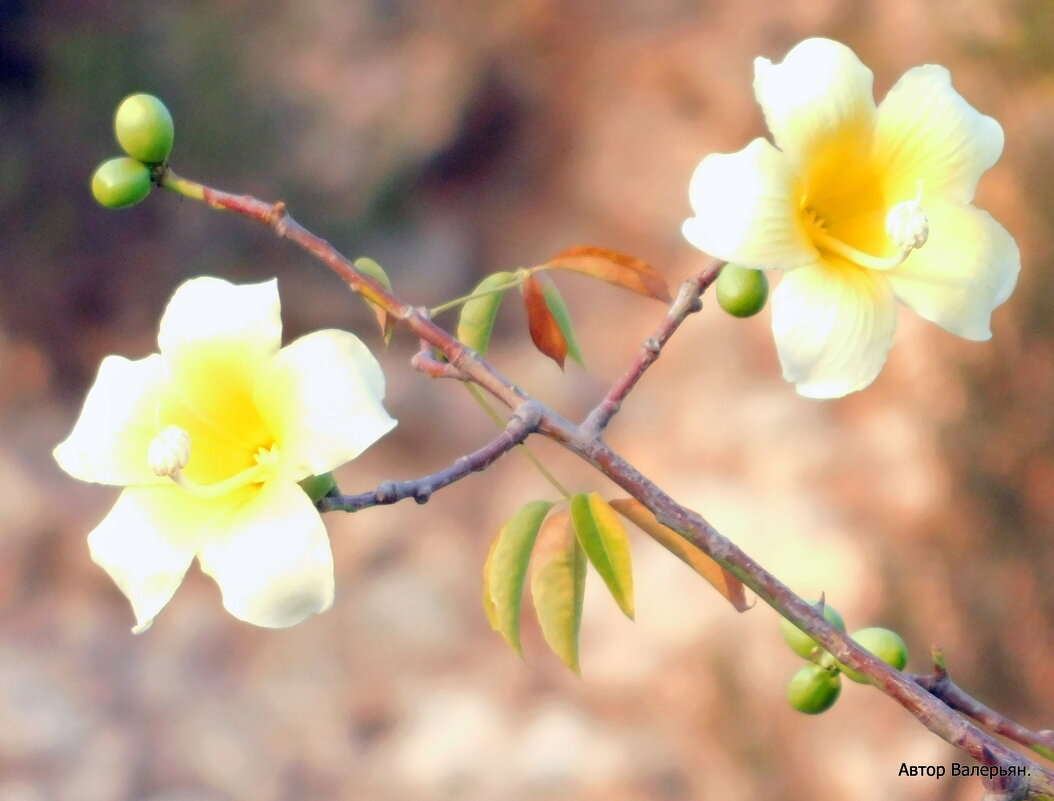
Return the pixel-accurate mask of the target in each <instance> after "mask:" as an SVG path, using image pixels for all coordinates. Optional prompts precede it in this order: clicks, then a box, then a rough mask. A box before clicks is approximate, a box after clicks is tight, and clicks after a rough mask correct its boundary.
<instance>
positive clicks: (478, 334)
mask: <svg viewBox="0 0 1054 801" xmlns="http://www.w3.org/2000/svg"><path fill="white" fill-rule="evenodd" d="M515 278H516V276H515V275H514V274H513V273H510V272H506V271H502V272H497V273H492V274H491V275H488V276H487V277H486V278H484V279H483V280H482V281H480V282H479V284H477V285H476V288H475V289H474V290H472V294H473V295H480V297H478V298H473V299H472V300H468V301H465V303H464V305H463V306H462V307H461V316H460V317H459V318H458V323H457V338H458V339H460V340H461V341H462V342H464V343H465V344H466V345H468V346H469V347H470V348H472V349H473V350H475V351H476V352H477V353H478V354H480V355H481V356H484V355H486V353H487V347H488V346H489V345H490V334H491V331H493V330H494V321H495V320H496V319H497V317H498V307H499V306H500V305H501V299H502V298H503V297H504V296H505V290H503V289H498V287H502V286H504V285H506V284H509V285H511V284H512V283H513V280H514V279H515ZM510 288H511V287H510Z"/></svg>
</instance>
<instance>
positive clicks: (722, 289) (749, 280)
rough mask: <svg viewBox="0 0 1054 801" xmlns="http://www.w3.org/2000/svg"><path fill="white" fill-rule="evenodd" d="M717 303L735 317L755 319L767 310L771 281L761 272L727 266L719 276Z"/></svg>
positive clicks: (734, 265)
mask: <svg viewBox="0 0 1054 801" xmlns="http://www.w3.org/2000/svg"><path fill="white" fill-rule="evenodd" d="M715 287H716V289H717V303H718V305H720V306H721V308H722V309H724V310H725V311H726V312H728V313H729V314H731V315H732V316H733V317H753V316H754V315H755V314H757V313H758V312H759V311H761V310H762V309H764V308H765V301H767V300H768V298H769V281H768V279H767V278H766V277H765V273H763V272H762V271H761V270H751V269H749V268H747V267H740V266H739V265H737V264H726V265H725V266H724V267H723V268H722V269H721V274H720V275H718V276H717V283H716V284H715Z"/></svg>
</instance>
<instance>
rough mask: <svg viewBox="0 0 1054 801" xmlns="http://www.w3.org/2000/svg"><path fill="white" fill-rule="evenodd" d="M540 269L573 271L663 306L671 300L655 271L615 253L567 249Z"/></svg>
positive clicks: (586, 248)
mask: <svg viewBox="0 0 1054 801" xmlns="http://www.w3.org/2000/svg"><path fill="white" fill-rule="evenodd" d="M541 266H542V268H543V269H547V270H573V271H575V272H578V273H583V274H585V275H588V276H591V277H592V278H597V279H599V280H601V281H606V282H607V283H609V284H614V285H615V286H620V287H622V288H623V289H628V290H630V291H631V292H636V293H637V294H638V295H644V296H645V297H649V298H655V299H656V300H661V301H663V302H665V303H669V302H670V300H671V297H670V288H669V287H668V286H667V285H666V279H665V278H663V277H662V275H660V274H659V271H658V270H656V269H655V268H654V267H652V266H651V265H650V264H648V263H647V262H646V261H643V260H641V259H638V258H637V257H636V256H629V255H627V254H625V253H619V252H618V251H617V250H608V249H607V248H597V247H589V246H584V245H583V246H579V247H574V248H569V249H568V250H565V251H564V252H563V253H559V254H557V255H556V256H553V258H551V259H550V260H549V261H547V262H546V263H545V264H543V265H541Z"/></svg>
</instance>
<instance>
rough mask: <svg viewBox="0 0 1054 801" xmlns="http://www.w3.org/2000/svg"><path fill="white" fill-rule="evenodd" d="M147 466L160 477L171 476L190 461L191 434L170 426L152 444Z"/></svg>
mask: <svg viewBox="0 0 1054 801" xmlns="http://www.w3.org/2000/svg"><path fill="white" fill-rule="evenodd" d="M146 461H147V464H149V465H150V469H151V470H153V471H154V473H155V474H157V475H159V476H171V475H174V474H175V473H178V472H179V471H180V470H182V469H183V468H184V467H186V466H187V462H189V461H190V434H188V433H187V432H186V431H184V430H183V429H182V428H180V427H179V426H169V427H168V428H166V429H165V430H164V431H162V432H161V433H160V434H158V435H157V436H156V437H154V438H153V440H151V442H150V447H149V449H148V450H147V453H146Z"/></svg>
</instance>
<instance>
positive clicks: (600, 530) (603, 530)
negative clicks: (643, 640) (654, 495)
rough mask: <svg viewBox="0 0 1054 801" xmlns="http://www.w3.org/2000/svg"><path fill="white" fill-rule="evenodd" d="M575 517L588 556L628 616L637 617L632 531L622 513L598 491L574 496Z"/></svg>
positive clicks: (575, 523)
mask: <svg viewBox="0 0 1054 801" xmlns="http://www.w3.org/2000/svg"><path fill="white" fill-rule="evenodd" d="M571 519H572V520H573V521H574V525H575V533H576V534H577V535H578V541H579V542H580V543H582V547H583V548H584V549H585V552H586V556H588V557H589V561H590V562H592V563H593V567H595V568H596V569H597V572H598V573H599V574H600V577H601V578H602V579H604V583H605V584H607V586H608V589H609V590H610V591H611V595H612V597H613V598H614V599H615V603H617V604H618V605H619V609H621V610H622V611H623V613H624V614H625V615H626V617H628V618H630V619H631V620H632V619H633V566H632V563H631V561H630V552H629V535H627V534H626V529H625V527H624V526H623V525H622V521H621V520H619V516H618V514H617V513H616V512H615V510H614V509H612V508H611V507H610V506H609V505H608V503H607V501H605V500H604V499H603V498H601V497H600V495H598V494H597V493H595V492H591V493H590V494H589V495H586V494H585V493H582V492H580V493H578V494H577V495H575V497H574V498H572V499H571Z"/></svg>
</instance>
